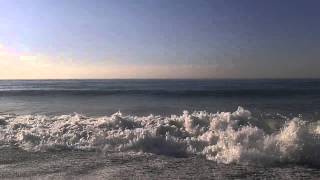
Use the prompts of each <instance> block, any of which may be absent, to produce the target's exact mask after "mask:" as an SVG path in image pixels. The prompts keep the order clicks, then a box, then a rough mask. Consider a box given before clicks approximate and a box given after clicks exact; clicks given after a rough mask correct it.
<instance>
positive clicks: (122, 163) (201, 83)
mask: <svg viewBox="0 0 320 180" xmlns="http://www.w3.org/2000/svg"><path fill="white" fill-rule="evenodd" d="M319 111H320V80H318V79H281V80H275V79H260V80H250V79H246V80H245V79H229V80H228V79H225V80H204V79H203V80H160V79H154V80H143V79H139V80H138V79H137V80H131V79H130V80H129V79H128V80H125V79H121V80H120V79H119V80H1V81H0V178H3V179H19V178H21V179H319V178H320V151H319V149H320V121H319V120H320V115H319Z"/></svg>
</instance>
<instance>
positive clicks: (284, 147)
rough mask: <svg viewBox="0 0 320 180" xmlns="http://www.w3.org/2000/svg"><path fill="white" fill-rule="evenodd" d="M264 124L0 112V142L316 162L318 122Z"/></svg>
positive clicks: (241, 117) (192, 117) (241, 115)
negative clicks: (272, 126)
mask: <svg viewBox="0 0 320 180" xmlns="http://www.w3.org/2000/svg"><path fill="white" fill-rule="evenodd" d="M265 124H267V123H264V122H263V120H260V121H259V120H257V119H256V118H254V117H252V115H251V112H250V111H248V110H245V109H243V108H242V107H239V108H238V109H237V110H236V111H235V112H233V113H232V112H218V113H215V114H213V113H208V112H205V111H198V112H194V113H191V114H190V113H189V112H187V111H184V113H183V114H182V115H181V116H178V115H172V116H171V117H163V116H153V115H150V116H147V117H137V116H124V115H122V114H121V113H120V112H118V113H115V114H113V115H112V116H108V117H107V116H105V117H98V118H92V117H86V116H83V115H80V114H73V115H62V116H55V117H49V116H44V115H25V116H16V115H2V116H0V144H8V143H9V144H12V145H16V146H18V147H20V148H22V149H24V150H27V151H48V150H59V149H99V150H103V151H106V152H107V151H122V152H123V151H138V152H148V153H155V154H163V155H169V156H185V155H189V154H197V155H203V156H205V157H206V158H207V159H209V160H213V161H216V162H222V163H234V162H236V163H237V162H239V163H275V162H284V163H286V162H293V163H307V164H314V165H319V164H320V152H319V148H320V130H319V129H320V123H318V122H315V123H307V122H305V121H303V120H302V119H299V118H294V119H292V120H289V121H287V122H286V123H285V124H284V125H283V127H282V128H281V129H280V130H274V131H273V133H266V131H265V128H264V127H266V125H265Z"/></svg>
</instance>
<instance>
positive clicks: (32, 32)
mask: <svg viewBox="0 0 320 180" xmlns="http://www.w3.org/2000/svg"><path fill="white" fill-rule="evenodd" d="M319 7H320V1H318V0H308V1H302V0H281V1H279V0H261V1H255V0H241V1H239V0H207V1H206V0H90V1H88V0H65V1H55V0H0V79H74V78H75V79H78V78H79V79H83V78H84V79H91V78H94V79H95V78H99V79H100V78H106V79H108V78H320V71H319V67H320V58H319V57H320V21H319V18H320V11H319Z"/></svg>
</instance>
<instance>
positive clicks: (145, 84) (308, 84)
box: [0, 79, 320, 116]
mask: <svg viewBox="0 0 320 180" xmlns="http://www.w3.org/2000/svg"><path fill="white" fill-rule="evenodd" d="M0 102H1V104H0V112H6V113H16V114H34V113H38V114H39V113H41V114H43V113H44V114H65V113H72V112H78V113H84V114H87V115H105V114H111V113H114V112H116V111H118V110H121V111H122V112H123V113H126V114H135V115H148V114H151V113H152V114H160V115H169V114H173V113H174V114H176V113H181V112H182V111H183V110H189V111H194V110H207V111H210V112H216V111H233V110H234V109H236V108H237V106H243V107H245V108H248V109H249V110H251V111H257V112H278V113H284V114H292V115H294V116H297V115H299V114H304V115H308V116H317V114H318V111H319V108H320V80H313V79H303V80H56V81H54V80H50V81H45V80H41V81H38V80H34V81H0Z"/></svg>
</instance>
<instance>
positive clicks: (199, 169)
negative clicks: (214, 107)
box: [0, 148, 320, 179]
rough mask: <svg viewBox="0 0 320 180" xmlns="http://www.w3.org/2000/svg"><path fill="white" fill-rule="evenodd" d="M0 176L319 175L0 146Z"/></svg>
mask: <svg viewBox="0 0 320 180" xmlns="http://www.w3.org/2000/svg"><path fill="white" fill-rule="evenodd" d="M0 153H1V154H2V156H1V159H0V166H1V168H0V178H1V179H5V178H8V179H10V178H14V179H26V178H27V179H318V178H320V170H319V169H317V168H313V167H308V166H303V165H294V164H290V165H287V164H284V165H281V164H279V165H277V166H271V167H266V166H256V165H255V166H254V165H241V164H221V163H215V162H212V161H208V160H206V159H205V158H203V157H198V156H191V157H184V158H174V157H168V156H161V155H154V154H141V153H140V154H139V153H138V154H137V153H109V154H104V153H101V152H83V151H62V152H61V151H60V152H49V153H48V152H46V153H31V152H25V151H22V150H19V149H12V148H2V149H1V150H0Z"/></svg>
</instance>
